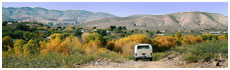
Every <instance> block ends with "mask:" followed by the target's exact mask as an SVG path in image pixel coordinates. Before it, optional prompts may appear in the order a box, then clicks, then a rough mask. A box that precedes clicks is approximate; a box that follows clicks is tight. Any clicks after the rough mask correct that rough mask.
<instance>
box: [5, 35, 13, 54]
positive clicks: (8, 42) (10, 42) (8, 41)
mask: <svg viewBox="0 0 230 70" xmlns="http://www.w3.org/2000/svg"><path fill="white" fill-rule="evenodd" d="M8 47H13V40H12V38H11V37H10V36H5V37H3V38H2V50H3V51H7V50H8Z"/></svg>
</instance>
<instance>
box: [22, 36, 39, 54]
mask: <svg viewBox="0 0 230 70" xmlns="http://www.w3.org/2000/svg"><path fill="white" fill-rule="evenodd" d="M39 49H40V47H39V44H38V42H36V41H35V40H29V42H28V43H27V44H25V45H23V54H24V55H30V54H38V53H39Z"/></svg>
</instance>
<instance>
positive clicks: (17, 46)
mask: <svg viewBox="0 0 230 70" xmlns="http://www.w3.org/2000/svg"><path fill="white" fill-rule="evenodd" d="M24 44H25V41H24V40H22V39H18V40H16V41H15V42H14V52H15V54H17V55H22V54H23V45H24Z"/></svg>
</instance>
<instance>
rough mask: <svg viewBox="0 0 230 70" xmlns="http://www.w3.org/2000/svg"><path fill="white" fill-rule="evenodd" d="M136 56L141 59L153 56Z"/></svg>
mask: <svg viewBox="0 0 230 70" xmlns="http://www.w3.org/2000/svg"><path fill="white" fill-rule="evenodd" d="M135 58H140V59H145V58H147V59H149V58H152V57H149V56H138V57H135Z"/></svg>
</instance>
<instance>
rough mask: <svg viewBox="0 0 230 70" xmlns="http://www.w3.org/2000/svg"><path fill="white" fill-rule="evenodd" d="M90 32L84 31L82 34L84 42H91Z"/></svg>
mask: <svg viewBox="0 0 230 70" xmlns="http://www.w3.org/2000/svg"><path fill="white" fill-rule="evenodd" d="M90 35H91V34H90V33H83V34H82V35H81V37H82V40H83V43H88V42H89V40H90Z"/></svg>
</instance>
